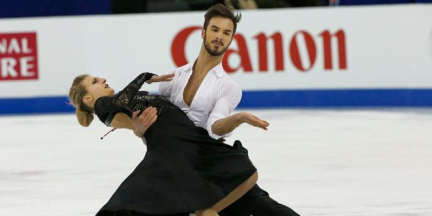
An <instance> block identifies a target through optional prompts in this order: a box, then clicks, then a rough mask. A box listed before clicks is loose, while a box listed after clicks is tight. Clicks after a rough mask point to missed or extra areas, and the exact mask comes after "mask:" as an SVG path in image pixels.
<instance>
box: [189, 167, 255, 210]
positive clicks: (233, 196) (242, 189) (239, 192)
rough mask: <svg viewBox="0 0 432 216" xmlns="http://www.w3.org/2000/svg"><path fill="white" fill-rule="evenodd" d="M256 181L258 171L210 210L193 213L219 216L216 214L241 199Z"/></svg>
mask: <svg viewBox="0 0 432 216" xmlns="http://www.w3.org/2000/svg"><path fill="white" fill-rule="evenodd" d="M257 181H258V171H256V172H255V173H254V174H252V175H251V177H249V178H248V179H247V180H246V181H244V182H243V183H241V185H239V186H238V187H236V189H234V190H233V191H231V193H229V194H228V195H227V196H226V197H224V198H223V199H221V200H220V201H219V202H217V203H216V204H214V205H213V206H212V207H211V208H208V209H204V210H199V211H195V214H196V215H197V216H216V215H219V214H218V212H220V211H222V210H223V209H224V208H226V207H228V206H229V205H231V204H232V203H234V202H235V201H237V200H238V199H240V197H242V196H243V195H244V194H245V193H246V192H248V191H249V190H250V189H251V188H252V187H253V186H254V185H255V184H256V182H257Z"/></svg>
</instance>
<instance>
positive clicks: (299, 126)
mask: <svg viewBox="0 0 432 216" xmlns="http://www.w3.org/2000/svg"><path fill="white" fill-rule="evenodd" d="M250 112H252V113H254V114H256V115H257V116H259V117H261V118H263V119H266V120H268V121H269V122H270V127H269V130H268V131H263V130H261V129H258V128H253V127H250V126H247V125H242V126H240V127H239V128H238V129H237V130H236V131H235V133H234V135H233V136H232V137H231V138H229V139H228V143H233V141H234V140H235V139H239V140H241V141H242V143H243V145H244V146H245V147H246V148H248V149H249V154H250V157H251V159H252V161H253V162H254V164H255V165H256V166H257V168H258V170H259V175H260V178H259V181H258V182H259V185H260V186H261V187H262V188H264V189H265V190H267V191H268V192H269V193H270V195H271V196H272V197H273V198H274V199H275V200H277V201H279V202H281V203H283V204H286V205H288V206H289V207H291V208H293V209H294V210H296V211H297V212H299V213H300V214H301V215H330V216H342V215H343V216H360V215H371V216H381V215H384V216H414V215H416V216H425V215H432V110H430V109H423V110H422V109H420V110H410V109H395V110H344V109H341V110H251V111H250ZM108 131H109V129H108V128H107V127H105V126H104V125H103V124H102V123H100V122H99V121H95V122H94V123H93V124H92V125H91V127H90V128H82V127H81V126H79V124H78V123H77V122H76V120H75V117H74V115H42V116H24V117H22V116H20V117H16V116H15V117H5V116H3V117H0V137H1V140H0V215H14V216H72V215H73V216H79V215H94V214H95V213H96V212H97V211H98V210H99V209H100V208H101V207H102V205H104V204H105V202H106V201H107V200H108V199H109V198H110V197H111V195H112V193H113V192H114V191H115V189H116V188H117V186H118V185H119V184H120V183H121V182H122V181H123V179H124V178H126V176H128V174H129V173H130V172H132V170H133V169H134V168H135V166H136V165H137V164H138V163H139V162H140V161H141V159H142V158H143V155H144V153H145V151H146V148H145V146H144V145H143V144H142V142H141V140H140V139H138V138H137V137H135V136H134V135H133V133H132V132H131V131H126V130H117V131H115V132H114V133H111V134H110V135H108V136H107V137H106V138H105V139H104V140H100V137H101V136H102V135H104V134H105V133H106V132H108Z"/></svg>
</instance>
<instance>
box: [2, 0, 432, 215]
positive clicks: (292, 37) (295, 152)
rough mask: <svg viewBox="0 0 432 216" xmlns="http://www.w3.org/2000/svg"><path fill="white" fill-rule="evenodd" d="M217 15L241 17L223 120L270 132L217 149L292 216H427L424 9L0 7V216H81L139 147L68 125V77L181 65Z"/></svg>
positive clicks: (252, 2) (430, 17)
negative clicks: (243, 159)
mask: <svg viewBox="0 0 432 216" xmlns="http://www.w3.org/2000/svg"><path fill="white" fill-rule="evenodd" d="M216 3H224V4H229V5H232V6H233V7H234V8H236V9H238V10H239V11H240V12H241V13H242V20H241V22H240V23H239V24H238V28H237V32H236V35H235V36H234V38H233V41H232V43H231V45H230V48H229V49H228V51H227V52H226V54H225V56H224V58H223V67H224V69H225V70H226V71H227V73H228V74H229V76H230V78H231V79H233V80H234V81H236V82H237V83H239V84H240V86H241V87H242V89H243V97H242V100H241V102H240V104H239V107H238V109H236V112H239V111H242V110H247V111H249V112H252V113H253V114H256V115H257V116H259V117H261V118H263V119H265V120H267V121H269V122H270V127H269V130H268V131H261V130H259V129H257V128H253V127H248V126H241V127H239V128H238V129H236V131H235V133H234V135H233V136H232V137H230V138H229V139H228V140H227V143H229V144H231V143H233V142H234V140H236V139H239V140H241V141H242V143H243V144H244V146H246V147H247V148H248V150H249V155H250V157H251V158H252V161H253V162H254V164H255V165H256V166H257V168H258V169H259V170H260V179H259V182H258V183H259V185H260V186H261V187H262V188H264V189H266V190H267V191H268V192H269V193H270V195H271V196H272V197H273V198H274V199H276V200H277V201H278V202H281V203H283V204H285V205H288V206H289V207H291V208H293V209H294V210H296V211H297V212H299V213H300V214H301V215H317V216H318V215H332V216H338V215H340V216H342V215H343V216H346V215H349V216H363V215H373V216H376V215H380V216H396V215H400V216H402V215H412V216H414V215H416V216H430V215H432V184H430V182H432V175H431V173H432V166H431V164H432V157H431V155H432V133H431V128H432V112H431V111H432V109H431V108H432V4H431V3H432V0H226V1H223V0H220V1H212V0H127V1H125V0H69V1H66V0H0V215H15V216H21V215H22V216H29V215H32V216H38V215H40V216H58V215H62V216H69V215H70V216H72V215H73V216H76V215H94V214H95V213H96V212H97V211H98V210H99V208H100V207H102V206H103V205H104V204H105V203H106V201H107V200H108V199H109V197H110V196H111V195H112V193H113V192H114V191H115V189H116V188H117V187H118V185H119V184H120V183H121V182H122V181H123V179H125V177H126V176H127V175H128V174H129V173H130V172H131V171H132V170H133V169H134V167H135V166H136V165H137V164H138V163H139V162H140V160H142V157H143V155H144V153H145V151H146V147H145V146H144V145H143V144H142V142H141V140H139V139H138V138H136V137H135V136H134V135H133V133H132V132H130V131H126V130H116V132H115V133H111V134H110V135H109V136H107V137H106V138H105V139H104V140H103V141H101V140H100V137H101V136H102V135H104V134H105V133H106V132H108V130H109V128H107V127H105V125H103V124H101V123H99V122H98V121H95V122H93V123H92V125H91V127H90V128H82V127H81V126H79V124H78V123H77V121H76V117H75V115H74V108H73V107H72V106H71V105H69V100H68V98H67V94H68V91H69V87H70V85H71V84H72V80H73V78H74V77H76V76H78V75H80V74H93V75H96V76H101V77H105V78H107V79H108V83H109V84H110V86H111V87H113V88H114V89H116V90H120V89H122V88H123V87H124V86H125V85H127V84H128V83H129V82H130V80H132V79H133V78H135V77H136V75H137V74H139V73H141V72H144V71H151V72H153V73H156V74H163V73H166V72H167V71H169V70H170V69H173V68H176V67H180V66H182V65H184V64H186V63H188V62H191V61H194V60H195V58H196V57H197V56H198V52H199V49H200V46H201V43H202V39H201V34H200V33H201V28H202V24H203V22H204V13H205V11H206V10H207V8H209V7H211V6H212V5H214V4H216ZM143 89H144V90H147V91H150V92H157V89H158V85H157V84H151V85H145V86H143Z"/></svg>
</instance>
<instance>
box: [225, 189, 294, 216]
mask: <svg viewBox="0 0 432 216" xmlns="http://www.w3.org/2000/svg"><path fill="white" fill-rule="evenodd" d="M219 215H220V216H251V215H252V216H299V214H297V213H296V212H295V211H293V210H292V209H290V208H289V207H287V206H284V205H282V204H280V203H278V202H276V201H275V200H273V199H272V198H271V197H270V196H269V194H268V193H267V192H266V191H265V190H263V189H261V188H260V187H259V186H258V185H257V184H255V186H254V187H253V188H252V189H251V190H249V191H248V192H247V193H246V194H245V195H244V196H243V197H241V198H240V199H239V200H237V201H236V202H234V203H233V204H231V205H230V206H228V207H227V208H225V209H224V210H223V211H221V212H219Z"/></svg>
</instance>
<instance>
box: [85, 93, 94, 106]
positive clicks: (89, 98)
mask: <svg viewBox="0 0 432 216" xmlns="http://www.w3.org/2000/svg"><path fill="white" fill-rule="evenodd" d="M83 101H84V103H85V104H86V105H87V106H90V105H93V103H94V98H93V95H91V94H86V95H85V96H84V97H83Z"/></svg>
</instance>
